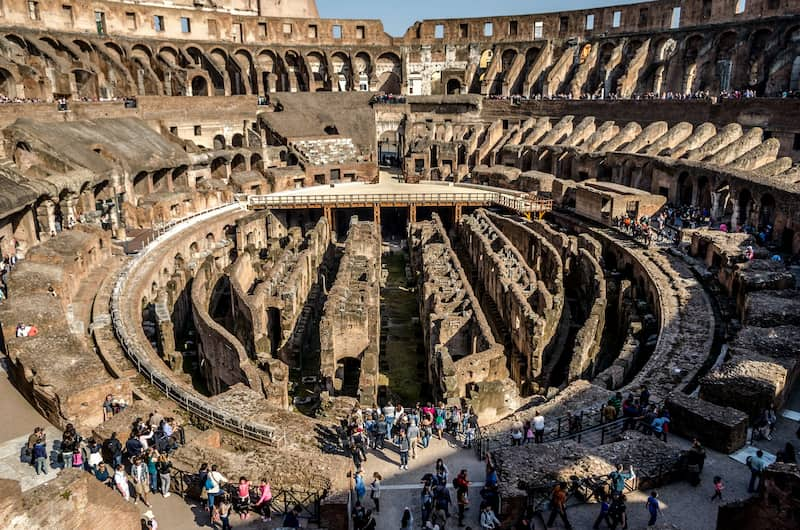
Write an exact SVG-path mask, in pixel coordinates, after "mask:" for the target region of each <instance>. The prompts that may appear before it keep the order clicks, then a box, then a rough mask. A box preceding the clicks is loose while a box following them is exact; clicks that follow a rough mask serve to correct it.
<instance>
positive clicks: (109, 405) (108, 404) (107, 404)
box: [103, 394, 114, 421]
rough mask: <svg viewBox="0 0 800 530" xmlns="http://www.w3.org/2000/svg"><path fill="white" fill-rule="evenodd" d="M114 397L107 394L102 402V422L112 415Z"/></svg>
mask: <svg viewBox="0 0 800 530" xmlns="http://www.w3.org/2000/svg"><path fill="white" fill-rule="evenodd" d="M113 402H114V396H112V395H111V394H108V395H107V396H106V399H105V400H104V401H103V421H107V420H108V419H109V418H110V417H112V416H113V415H114V406H113Z"/></svg>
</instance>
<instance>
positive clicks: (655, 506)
mask: <svg viewBox="0 0 800 530" xmlns="http://www.w3.org/2000/svg"><path fill="white" fill-rule="evenodd" d="M645 506H646V507H647V511H648V512H650V520H649V521H647V526H655V524H656V519H658V514H659V513H660V512H661V505H660V504H659V502H658V492H657V491H655V490H653V492H652V493H650V496H649V497H647V502H646V503H645Z"/></svg>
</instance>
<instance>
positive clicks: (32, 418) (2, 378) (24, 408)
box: [0, 357, 61, 491]
mask: <svg viewBox="0 0 800 530" xmlns="http://www.w3.org/2000/svg"><path fill="white" fill-rule="evenodd" d="M6 362H7V360H6V358H5V357H2V358H0V418H2V419H3V421H2V422H0V478H5V479H12V480H16V481H19V482H20V486H21V487H22V490H23V491H25V490H28V489H31V488H33V487H36V486H38V485H40V484H43V483H45V482H47V481H48V480H50V479H52V478H55V476H56V475H57V474H58V471H59V470H58V468H57V467H53V466H52V464H51V465H50V466H48V467H49V468H50V469H49V472H48V474H47V475H40V476H37V475H36V473H34V470H33V468H32V467H31V466H30V465H29V464H27V463H24V462H22V461H21V456H22V448H23V447H24V445H25V444H26V443H27V441H28V436H29V435H30V434H31V433H32V432H33V429H34V428H35V427H44V428H45V432H46V433H47V447H48V449H52V447H53V441H55V440H58V439H59V438H60V434H61V433H60V432H59V431H58V429H56V428H55V427H53V426H52V425H50V424H49V423H48V422H47V420H45V419H44V418H42V417H41V416H40V415H39V413H38V412H36V410H35V409H34V408H33V407H32V406H31V405H30V404H29V403H28V402H27V401H25V398H24V397H22V395H21V394H20V393H19V392H17V389H16V388H14V386H13V385H12V384H11V381H9V380H8V373H7V372H6ZM51 455H52V456H53V461H55V458H54V457H55V453H54V452H53V453H51Z"/></svg>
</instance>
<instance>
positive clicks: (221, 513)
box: [212, 493, 231, 530]
mask: <svg viewBox="0 0 800 530" xmlns="http://www.w3.org/2000/svg"><path fill="white" fill-rule="evenodd" d="M215 510H216V514H217V517H218V518H219V522H220V523H221V524H222V530H231V519H230V517H231V502H230V498H229V497H228V494H227V493H224V494H222V497H221V498H220V503H219V506H217V507H216V508H215ZM212 519H213V518H212Z"/></svg>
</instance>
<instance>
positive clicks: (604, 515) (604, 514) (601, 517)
mask: <svg viewBox="0 0 800 530" xmlns="http://www.w3.org/2000/svg"><path fill="white" fill-rule="evenodd" d="M610 509H611V504H610V503H609V502H608V497H606V496H605V494H602V495H601V497H600V513H599V514H598V515H597V519H595V520H594V524H593V525H592V528H593V529H594V530H597V529H598V528H600V523H601V522H603V521H605V523H606V525H607V526H608V527H609V528H611V527H612V526H613V523H612V522H611V516H610V514H609V510H610Z"/></svg>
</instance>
